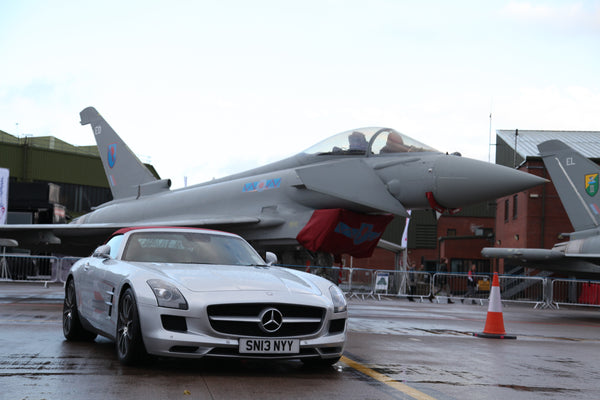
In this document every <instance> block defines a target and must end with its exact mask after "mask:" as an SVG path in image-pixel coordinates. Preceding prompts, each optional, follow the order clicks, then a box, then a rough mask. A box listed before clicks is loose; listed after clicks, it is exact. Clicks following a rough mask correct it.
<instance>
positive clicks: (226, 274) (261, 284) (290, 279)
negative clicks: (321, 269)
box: [160, 264, 321, 295]
mask: <svg viewBox="0 0 600 400" xmlns="http://www.w3.org/2000/svg"><path fill="white" fill-rule="evenodd" d="M160 272H161V273H162V274H164V275H166V276H168V277H169V278H170V279H171V280H173V281H175V282H177V283H178V284H179V285H181V286H183V287H185V288H187V289H188V290H190V291H192V292H213V291H219V292H221V291H227V290H231V291H240V290H245V291H272V292H275V291H287V292H291V293H304V294H315V295H320V294H321V291H320V290H319V288H318V287H317V286H316V285H315V284H314V283H312V282H311V281H310V279H307V278H310V276H307V278H305V277H302V276H300V275H301V273H297V272H296V271H293V270H289V269H285V268H279V267H250V266H235V265H195V264H190V265H186V264H177V265H174V264H173V265H170V266H168V267H166V268H164V267H162V268H160Z"/></svg>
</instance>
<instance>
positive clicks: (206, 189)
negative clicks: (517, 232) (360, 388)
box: [0, 107, 546, 261]
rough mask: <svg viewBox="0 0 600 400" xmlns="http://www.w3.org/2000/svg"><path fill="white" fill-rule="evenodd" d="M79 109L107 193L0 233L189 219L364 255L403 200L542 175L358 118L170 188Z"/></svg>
mask: <svg viewBox="0 0 600 400" xmlns="http://www.w3.org/2000/svg"><path fill="white" fill-rule="evenodd" d="M80 117H81V124H82V125H91V128H92V131H93V134H94V137H95V139H96V142H97V145H98V149H99V152H100V156H101V159H102V163H103V165H104V169H105V171H106V176H107V179H108V182H109V185H110V189H111V191H112V195H113V200H112V201H110V202H108V203H104V204H101V205H99V206H98V207H96V208H94V209H93V210H92V211H91V212H90V213H88V214H86V215H83V216H81V217H79V218H77V219H75V220H73V221H72V222H71V223H69V224H47V225H5V226H2V227H0V237H6V238H13V239H17V240H18V241H19V242H20V245H21V246H22V247H28V248H31V249H38V250H39V249H40V247H42V248H43V249H44V251H54V252H62V253H63V254H72V255H87V254H89V253H90V252H91V251H92V250H93V248H94V247H95V246H96V245H97V243H98V241H99V240H104V239H105V238H106V237H108V236H109V234H111V233H112V232H114V231H115V230H117V229H119V228H122V227H136V226H190V227H209V228H216V229H222V230H226V231H231V232H234V233H237V234H239V235H241V236H242V237H244V238H245V239H246V240H248V241H249V242H251V243H252V244H253V245H254V246H255V247H256V248H257V249H259V250H260V251H264V250H271V251H276V252H279V254H280V256H281V255H285V254H287V255H288V256H289V257H288V259H290V260H291V259H296V260H297V258H295V255H298V254H300V253H301V252H304V253H306V249H308V250H310V251H311V252H313V253H312V254H330V253H334V254H342V253H345V254H353V255H356V256H364V255H368V254H369V252H370V251H372V248H374V247H375V245H376V244H377V241H378V240H379V238H380V236H381V234H382V233H383V230H384V229H385V226H386V225H387V223H388V222H389V221H390V219H391V218H392V217H393V216H399V217H406V216H407V215H408V214H407V210H415V209H434V210H436V211H438V212H444V211H452V210H455V209H458V208H460V207H464V206H467V205H471V204H476V203H479V202H482V201H487V200H493V199H496V198H498V197H502V196H505V195H508V194H511V193H515V192H519V191H521V190H524V189H527V188H529V187H532V186H535V185H538V184H541V183H544V182H545V181H546V180H544V179H542V178H539V177H537V176H534V175H531V174H527V173H524V172H520V171H517V170H514V169H511V168H507V167H503V166H499V165H495V164H490V163H487V162H482V161H477V160H473V159H469V158H465V157H461V156H460V155H458V154H451V155H449V154H447V153H446V154H444V153H442V152H439V151H437V150H435V149H434V148H432V147H430V146H427V145H425V144H423V143H420V142H418V141H416V140H414V139H412V138H410V137H408V136H406V135H404V134H402V133H400V132H398V131H395V130H394V129H391V128H361V129H355V130H351V131H347V132H342V133H340V134H337V135H334V136H332V137H330V138H327V139H325V140H323V141H322V142H320V143H318V144H316V145H314V146H313V147H310V148H309V149H307V150H305V151H303V152H301V153H299V154H297V155H295V156H292V157H290V158H287V159H284V160H281V161H278V162H274V163H271V164H268V165H265V166H262V167H259V168H256V169H252V170H249V171H246V172H242V173H238V174H235V175H231V176H228V177H225V178H221V179H216V180H211V181H209V182H206V183H202V184H198V185H194V186H190V187H186V188H181V189H176V190H171V189H170V184H171V182H170V180H168V179H157V178H156V177H154V176H153V175H152V174H151V173H150V171H149V170H148V169H147V168H146V167H145V166H144V165H143V164H142V163H141V162H140V160H139V159H138V158H137V157H136V156H135V154H134V153H133V152H132V151H131V150H130V149H129V148H128V147H127V145H126V144H125V143H124V142H123V140H122V139H121V138H120V137H119V136H118V135H117V134H116V132H115V131H114V130H113V129H112V128H111V127H110V125H109V124H108V123H107V122H106V121H105V119H104V118H103V117H102V116H101V115H100V114H99V113H98V112H97V111H96V109H94V108H93V107H88V108H86V109H84V110H83V111H81V113H80ZM284 253H285V254H284ZM283 258H284V261H285V258H286V257H283Z"/></svg>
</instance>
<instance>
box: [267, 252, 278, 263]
mask: <svg viewBox="0 0 600 400" xmlns="http://www.w3.org/2000/svg"><path fill="white" fill-rule="evenodd" d="M265 261H266V262H267V265H273V264H277V256H276V255H275V253H271V252H270V251H267V253H266V254H265Z"/></svg>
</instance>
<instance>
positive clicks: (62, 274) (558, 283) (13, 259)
mask: <svg viewBox="0 0 600 400" xmlns="http://www.w3.org/2000/svg"><path fill="white" fill-rule="evenodd" d="M77 260H79V258H76V257H60V258H59V257H49V256H29V255H22V254H5V255H1V256H0V280H13V281H45V282H64V281H65V280H66V277H67V275H68V273H69V270H70V268H71V266H72V265H73V264H74V263H75V262H76V261H77ZM280 266H283V267H288V268H294V269H298V270H302V271H306V272H309V273H312V274H315V275H319V276H322V277H324V278H326V279H329V280H330V281H331V282H333V283H335V284H337V285H338V286H340V288H341V289H342V290H343V291H344V293H345V294H346V296H347V297H348V298H352V297H357V298H362V299H365V298H369V297H370V298H377V299H381V296H393V297H402V298H408V299H411V300H418V301H425V300H427V299H429V300H432V301H436V302H439V301H440V300H446V299H452V300H454V301H455V300H463V301H475V302H476V303H479V304H483V302H484V301H487V300H488V298H489V293H490V288H491V281H492V276H491V274H476V275H475V280H476V282H477V285H476V287H475V288H473V289H472V290H469V286H468V284H467V282H468V275H467V274H446V273H431V272H421V271H396V270H381V269H380V270H373V269H367V268H340V267H319V266H297V265H280ZM499 283H500V295H501V299H502V301H503V302H518V303H531V304H535V307H536V308H537V307H540V308H558V307H559V305H574V306H589V307H600V281H588V280H574V279H552V278H547V277H530V276H513V275H500V276H499Z"/></svg>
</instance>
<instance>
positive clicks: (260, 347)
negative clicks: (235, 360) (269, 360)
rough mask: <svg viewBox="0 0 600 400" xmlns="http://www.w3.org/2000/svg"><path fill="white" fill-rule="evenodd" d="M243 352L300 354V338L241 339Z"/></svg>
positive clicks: (241, 350)
mask: <svg viewBox="0 0 600 400" xmlns="http://www.w3.org/2000/svg"><path fill="white" fill-rule="evenodd" d="M239 350H240V353H243V354H298V353H300V341H299V340H298V339H240V349H239Z"/></svg>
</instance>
